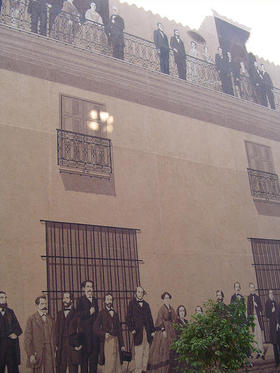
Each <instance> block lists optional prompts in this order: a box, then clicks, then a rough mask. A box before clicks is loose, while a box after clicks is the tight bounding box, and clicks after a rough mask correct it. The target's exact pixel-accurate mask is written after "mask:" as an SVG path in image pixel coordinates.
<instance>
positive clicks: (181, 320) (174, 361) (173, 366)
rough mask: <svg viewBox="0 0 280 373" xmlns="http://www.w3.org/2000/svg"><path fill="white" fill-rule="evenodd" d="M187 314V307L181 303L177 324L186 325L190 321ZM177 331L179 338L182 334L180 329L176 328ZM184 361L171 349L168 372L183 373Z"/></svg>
mask: <svg viewBox="0 0 280 373" xmlns="http://www.w3.org/2000/svg"><path fill="white" fill-rule="evenodd" d="M186 316H187V310H186V307H185V306H183V305H180V306H179V307H178V308H177V317H178V318H177V320H176V325H179V326H186V325H187V323H188V320H187V319H186ZM175 333H176V336H177V338H178V337H179V336H180V330H179V329H175ZM184 367H185V364H184V363H180V362H179V361H178V354H177V352H176V351H174V350H171V351H170V362H169V370H168V373H182V372H184Z"/></svg>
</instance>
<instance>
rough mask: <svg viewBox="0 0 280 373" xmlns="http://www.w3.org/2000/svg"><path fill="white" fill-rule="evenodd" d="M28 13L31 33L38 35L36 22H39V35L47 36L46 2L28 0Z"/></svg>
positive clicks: (44, 0)
mask: <svg viewBox="0 0 280 373" xmlns="http://www.w3.org/2000/svg"><path fill="white" fill-rule="evenodd" d="M27 10H28V13H29V14H30V17H31V32H34V33H36V34H38V22H39V21H40V29H39V33H40V34H41V35H45V36H46V35H47V0H29V4H28V9H27Z"/></svg>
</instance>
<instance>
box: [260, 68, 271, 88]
mask: <svg viewBox="0 0 280 373" xmlns="http://www.w3.org/2000/svg"><path fill="white" fill-rule="evenodd" d="M262 76H263V84H264V87H265V89H267V90H270V89H273V83H272V80H271V77H270V75H269V74H268V73H267V72H265V73H262Z"/></svg>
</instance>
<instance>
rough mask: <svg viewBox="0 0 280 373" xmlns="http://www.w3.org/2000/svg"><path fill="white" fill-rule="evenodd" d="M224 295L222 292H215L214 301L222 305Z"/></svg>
mask: <svg viewBox="0 0 280 373" xmlns="http://www.w3.org/2000/svg"><path fill="white" fill-rule="evenodd" d="M224 298H225V296H224V293H223V291H222V290H216V299H217V302H218V303H224Z"/></svg>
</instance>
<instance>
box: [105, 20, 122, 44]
mask: <svg viewBox="0 0 280 373" xmlns="http://www.w3.org/2000/svg"><path fill="white" fill-rule="evenodd" d="M113 20H114V22H112V21H113ZM123 30H124V20H123V18H122V17H121V16H119V15H118V14H113V15H112V16H111V17H110V20H109V25H108V34H109V40H110V41H111V42H112V44H113V45H114V44H118V45H120V46H124V35H123Z"/></svg>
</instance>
